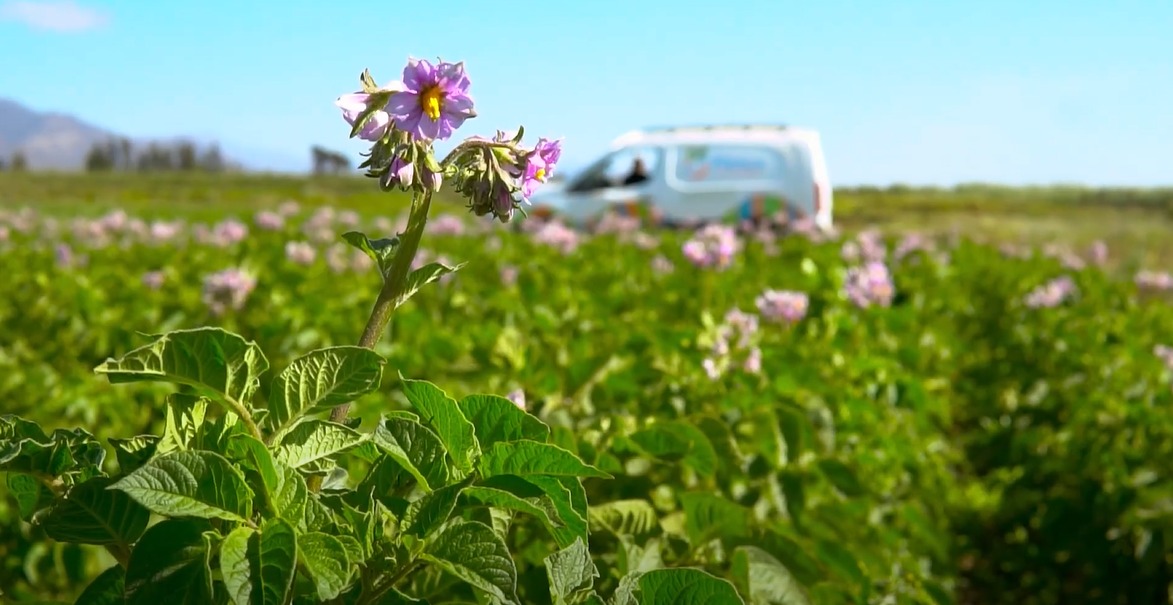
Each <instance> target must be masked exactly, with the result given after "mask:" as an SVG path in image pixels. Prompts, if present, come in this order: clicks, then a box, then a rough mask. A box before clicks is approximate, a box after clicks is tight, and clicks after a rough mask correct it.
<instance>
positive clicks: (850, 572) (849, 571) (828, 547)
mask: <svg viewBox="0 0 1173 605" xmlns="http://www.w3.org/2000/svg"><path fill="white" fill-rule="evenodd" d="M815 554H816V555H818V557H819V560H821V561H822V562H823V563H824V564H826V565H827V567H829V568H831V569H834V570H835V571H837V572H838V573H839V574H840V575H842V576H843V577H845V578H847V579H849V580H851V581H853V582H855V583H856V584H857V585H860V586H862V585H864V584H865V583H867V581H868V578H867V576H866V575H864V573H863V570H862V569H860V568H859V563H858V562H857V561H856V560H855V557H854V556H852V554H851V551H850V550H848V549H847V548H846V547H844V546H843V545H841V544H838V543H836V542H831V541H829V540H819V542H818V544H816V546H815Z"/></svg>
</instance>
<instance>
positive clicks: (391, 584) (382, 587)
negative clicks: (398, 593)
mask: <svg viewBox="0 0 1173 605" xmlns="http://www.w3.org/2000/svg"><path fill="white" fill-rule="evenodd" d="M420 565H421V564H420V562H419V561H412V562H411V563H408V564H407V565H404V566H403V567H400V568H399V571H397V572H395V575H393V576H391V577H389V578H387V580H386V581H385V582H381V583H379V584H377V585H376V586H375V587H374V588H372V589H371V593H370V594H369V595H365V594H364V595H363V596H362V597H360V598H359V600H358V605H367V603H374V602H376V601H378V600H379V597H381V596H383V595H384V594H387V591H389V590H391V589H392V588H395V585H396V584H398V583H399V582H400V580H402V579H403V578H406V577H407V576H408V575H409V574H411V573H412V572H414V571H415V570H417V569H419V568H420Z"/></svg>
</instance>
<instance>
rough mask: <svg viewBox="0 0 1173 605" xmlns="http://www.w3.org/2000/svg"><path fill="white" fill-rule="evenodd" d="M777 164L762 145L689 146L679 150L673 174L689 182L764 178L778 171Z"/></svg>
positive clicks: (774, 158) (775, 159)
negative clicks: (678, 157) (678, 159)
mask: <svg viewBox="0 0 1173 605" xmlns="http://www.w3.org/2000/svg"><path fill="white" fill-rule="evenodd" d="M776 163H777V158H776V157H775V156H774V155H773V154H771V153H770V152H769V150H767V149H763V148H761V147H752V146H733V145H721V146H713V145H692V146H689V147H685V148H684V149H682V150H681V154H680V161H678V162H677V164H676V177H677V178H678V179H680V180H682V181H686V182H690V183H698V182H712V181H743V180H754V179H765V178H769V176H770V175H771V174H773V173H776V172H777V166H776V165H775V164H776Z"/></svg>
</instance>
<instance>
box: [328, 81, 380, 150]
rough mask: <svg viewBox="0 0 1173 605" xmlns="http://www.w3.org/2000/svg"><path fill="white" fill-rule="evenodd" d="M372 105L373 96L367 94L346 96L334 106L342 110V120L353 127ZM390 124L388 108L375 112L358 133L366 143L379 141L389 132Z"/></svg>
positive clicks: (356, 93) (339, 98)
mask: <svg viewBox="0 0 1173 605" xmlns="http://www.w3.org/2000/svg"><path fill="white" fill-rule="evenodd" d="M370 103H371V95H370V93H365V92H352V93H349V94H345V95H342V96H341V97H338V99H337V100H335V101H334V105H335V106H337V107H338V108H339V109H341V110H342V118H343V119H345V120H346V123H347V124H350V125H351V126H354V122H355V120H357V119H358V116H359V115H360V114H362V112H363V111H366V109H367V107H368V106H369V105H370ZM390 123H391V116H390V114H388V113H387V110H386V107H384V108H383V109H378V110H375V112H374V113H372V114H371V117H370V119H369V120H367V122H366V124H364V125H363V127H362V130H360V131H359V132H358V136H359V138H361V139H363V140H366V141H377V140H379V139H381V138H383V134H384V133H385V132H387V125H388V124H390Z"/></svg>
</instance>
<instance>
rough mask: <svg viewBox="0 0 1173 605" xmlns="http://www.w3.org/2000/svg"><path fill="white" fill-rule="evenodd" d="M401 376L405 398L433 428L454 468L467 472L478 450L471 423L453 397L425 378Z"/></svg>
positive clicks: (470, 468)
mask: <svg viewBox="0 0 1173 605" xmlns="http://www.w3.org/2000/svg"><path fill="white" fill-rule="evenodd" d="M400 380H401V381H402V382H403V391H404V394H406V395H407V400H408V401H409V402H410V403H411V405H412V407H414V408H415V409H416V411H418V412H419V413H420V417H421V418H423V419H424V421H426V422H427V423H428V424H430V425H431V426H432V428H433V429H434V430H435V431H436V435H437V436H438V437H440V441H441V442H442V443H443V444H444V447H445V449H447V450H448V455H449V456H451V457H452V462H453V464H455V465H456V468H458V469H460V470H462V471H464V472H466V473H467V472H470V471H472V464H473V460H474V459H475V458H476V457H477V456H478V455H479V454H480V445H479V444H478V443H477V438H476V434H475V431H474V429H473V425H472V423H471V422H469V421H468V419H467V418H465V417H464V414H463V413H462V412H461V411H460V407H459V406H458V405H457V404H456V401H455V400H453V399H452V398H451V397H449V396H448V395H447V394H446V393H444V391H442V390H440V388H439V387H437V386H436V385H434V384H432V383H430V382H427V381H425V380H410V379H407V378H403V377H402V376H401V377H400Z"/></svg>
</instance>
